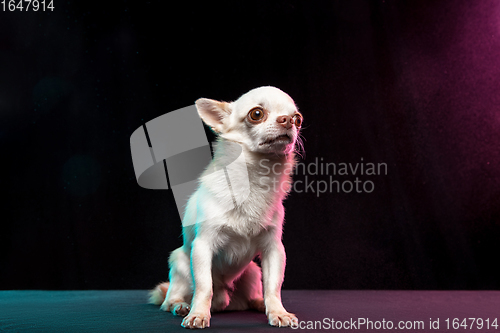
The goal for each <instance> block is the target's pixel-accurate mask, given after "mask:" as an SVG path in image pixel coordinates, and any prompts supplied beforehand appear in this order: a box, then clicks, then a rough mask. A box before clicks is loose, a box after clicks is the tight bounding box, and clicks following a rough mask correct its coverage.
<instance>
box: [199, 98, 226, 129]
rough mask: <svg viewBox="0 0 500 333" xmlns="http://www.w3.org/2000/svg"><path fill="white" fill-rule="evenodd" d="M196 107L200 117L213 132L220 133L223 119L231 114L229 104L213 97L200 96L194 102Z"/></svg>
mask: <svg viewBox="0 0 500 333" xmlns="http://www.w3.org/2000/svg"><path fill="white" fill-rule="evenodd" d="M195 104H196V109H197V110H198V114H199V115H200V117H201V119H202V120H203V121H204V122H205V124H207V125H208V126H210V127H211V128H212V129H213V130H214V131H215V132H217V133H221V132H222V129H223V126H224V120H225V119H226V118H227V117H228V116H229V115H230V114H231V105H230V104H229V103H227V102H219V101H216V100H213V99H208V98H200V99H198V100H197V101H196V102H195Z"/></svg>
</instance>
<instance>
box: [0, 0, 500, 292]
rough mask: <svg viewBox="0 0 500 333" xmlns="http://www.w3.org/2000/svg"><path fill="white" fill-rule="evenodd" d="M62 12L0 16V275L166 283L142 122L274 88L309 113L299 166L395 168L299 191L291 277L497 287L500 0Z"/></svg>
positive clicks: (61, 284)
mask: <svg viewBox="0 0 500 333" xmlns="http://www.w3.org/2000/svg"><path fill="white" fill-rule="evenodd" d="M54 6H55V10H54V11H53V12H36V13H35V12H0V32H1V33H0V147H1V156H2V159H1V161H2V163H1V172H2V174H1V175H2V176H1V178H0V188H1V190H2V193H3V194H2V199H1V203H2V205H1V207H2V214H1V221H2V222H1V230H0V288H2V289H34V288H37V289H121V288H151V287H152V286H154V285H155V284H156V283H157V282H159V281H163V280H165V279H166V278H167V276H168V264H167V259H168V254H169V252H170V251H172V250H174V249H175V248H177V247H178V246H180V245H181V238H180V234H181V222H180V220H179V216H178V213H177V210H176V208H175V202H174V200H173V196H172V193H171V192H170V191H154V190H146V189H143V188H141V187H140V186H139V185H138V184H137V182H136V179H135V174H134V169H133V165H132V159H131V154H130V147H129V139H130V135H131V134H132V132H133V131H134V130H135V129H136V128H138V127H139V126H141V125H142V124H143V123H145V122H147V121H149V120H151V119H153V118H155V117H157V116H160V115H162V114H164V113H166V112H169V111H172V110H176V109H178V108H181V107H184V106H187V105H190V104H192V103H194V101H195V100H196V99H197V98H199V97H208V98H214V99H220V100H234V99H236V98H238V97H239V96H240V95H241V94H243V93H245V92H246V91H248V90H249V89H252V88H255V87H258V86H261V85H274V86H277V87H279V88H281V89H283V90H284V91H286V92H287V93H289V94H290V95H291V96H292V97H293V98H294V99H295V101H296V103H297V105H298V106H299V108H300V110H301V112H302V113H303V114H304V116H305V124H304V126H305V128H304V130H303V135H304V137H305V139H306V141H305V150H306V156H305V160H304V162H305V163H309V162H314V161H315V159H316V158H323V159H324V161H325V162H333V163H343V162H344V163H349V162H351V163H357V162H360V161H361V158H363V160H364V162H374V163H387V165H388V174H387V175H380V176H370V177H363V178H362V179H363V180H371V181H373V182H374V184H375V190H374V191H373V193H369V194H368V193H336V192H335V193H328V194H327V193H325V194H322V195H320V196H319V197H318V196H317V194H316V193H293V194H292V195H291V196H290V198H289V199H288V200H287V201H286V203H285V207H286V210H287V215H286V225H285V233H284V239H283V241H284V244H285V247H286V249H287V255H288V259H287V269H286V278H285V283H284V288H288V289H299V288H300V289H321V288H323V289H497V288H499V287H500V274H499V273H498V269H497V266H498V259H497V258H498V253H499V247H498V244H499V241H498V240H499V238H500V205H499V204H500V175H499V170H500V165H499V162H500V154H499V142H500V131H499V130H500V37H499V35H500V2H498V1H494V0H492V1H487V0H483V1H468V0H453V1H451V0H449V1H422V0H417V1H389V0H386V1H382V0H376V1H361V0H356V1H352V0H349V1H323V2H320V1H314V2H309V3H306V2H298V1H276V2H272V3H271V2H259V1H254V2H249V3H246V4H240V3H239V2H225V3H219V4H214V3H212V2H201V3H196V2H186V3H184V4H175V5H168V4H167V2H164V1H163V2H161V1H148V2H146V1H140V2H138V1H136V2H133V1H122V2H91V1H73V0H70V1H66V0H64V1H63V0H54ZM296 179H297V180H304V179H305V176H304V175H299V176H297V177H296ZM322 179H325V178H324V177H321V176H309V180H322ZM335 179H338V180H341V181H342V180H350V181H353V180H354V179H355V177H353V176H343V177H342V176H339V177H337V178H335Z"/></svg>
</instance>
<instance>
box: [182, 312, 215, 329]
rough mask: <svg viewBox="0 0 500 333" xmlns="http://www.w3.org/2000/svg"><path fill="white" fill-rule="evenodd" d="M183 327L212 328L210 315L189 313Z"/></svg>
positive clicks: (183, 321)
mask: <svg viewBox="0 0 500 333" xmlns="http://www.w3.org/2000/svg"><path fill="white" fill-rule="evenodd" d="M181 326H182V327H184V328H205V327H210V313H208V314H207V313H189V314H188V315H187V316H186V317H184V319H183V320H182V323H181Z"/></svg>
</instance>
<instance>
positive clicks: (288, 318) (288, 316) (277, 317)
mask: <svg viewBox="0 0 500 333" xmlns="http://www.w3.org/2000/svg"><path fill="white" fill-rule="evenodd" d="M267 319H269V325H271V326H278V327H289V326H290V327H298V326H299V320H298V319H297V317H296V316H295V315H294V314H293V313H288V312H286V311H285V312H269V314H268V315H267Z"/></svg>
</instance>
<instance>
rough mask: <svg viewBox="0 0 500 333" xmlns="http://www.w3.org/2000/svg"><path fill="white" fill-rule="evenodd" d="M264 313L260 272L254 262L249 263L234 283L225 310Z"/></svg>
mask: <svg viewBox="0 0 500 333" xmlns="http://www.w3.org/2000/svg"><path fill="white" fill-rule="evenodd" d="M247 309H252V310H257V311H261V312H265V311H266V307H265V305H264V299H263V298H262V272H261V270H260V267H259V266H258V265H257V264H256V263H255V262H253V261H252V262H250V264H248V266H247V267H246V268H245V270H244V271H243V273H241V275H240V276H239V277H238V278H237V279H236V281H235V282H234V292H233V294H232V295H231V301H230V303H229V305H228V306H227V308H226V310H247Z"/></svg>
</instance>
